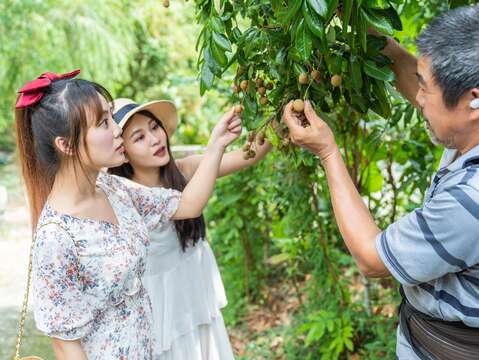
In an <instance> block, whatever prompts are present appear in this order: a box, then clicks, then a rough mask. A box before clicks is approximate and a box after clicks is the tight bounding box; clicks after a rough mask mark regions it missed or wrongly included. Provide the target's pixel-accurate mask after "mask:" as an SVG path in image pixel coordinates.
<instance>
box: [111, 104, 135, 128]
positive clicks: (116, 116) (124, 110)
mask: <svg viewBox="0 0 479 360" xmlns="http://www.w3.org/2000/svg"><path fill="white" fill-rule="evenodd" d="M138 106H139V105H138V104H128V105H125V106H123V107H122V108H120V109H118V111H117V112H116V113H114V114H113V120H115V122H116V123H117V124H119V123H120V122H121V120H122V119H123V118H124V117H125V115H126V114H128V113H129V112H130V111H131V110H133V109H135V108H137V107H138Z"/></svg>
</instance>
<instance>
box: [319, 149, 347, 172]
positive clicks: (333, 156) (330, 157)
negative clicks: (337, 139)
mask: <svg viewBox="0 0 479 360" xmlns="http://www.w3.org/2000/svg"><path fill="white" fill-rule="evenodd" d="M318 156H319V158H320V160H321V164H323V166H324V167H325V168H326V167H327V166H328V165H329V164H330V163H332V162H335V161H337V160H338V159H342V157H341V152H340V151H339V147H338V146H337V145H335V146H334V147H332V148H331V149H330V150H328V151H327V152H323V153H322V154H321V153H319V154H318Z"/></svg>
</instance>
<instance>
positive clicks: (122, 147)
mask: <svg viewBox="0 0 479 360" xmlns="http://www.w3.org/2000/svg"><path fill="white" fill-rule="evenodd" d="M115 151H118V152H121V153H124V152H125V147H124V146H123V144H122V145H120V146H118V147H117V148H116V149H115Z"/></svg>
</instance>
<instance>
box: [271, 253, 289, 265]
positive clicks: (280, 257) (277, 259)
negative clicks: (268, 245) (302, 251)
mask: <svg viewBox="0 0 479 360" xmlns="http://www.w3.org/2000/svg"><path fill="white" fill-rule="evenodd" d="M288 259H289V254H287V253H283V254H277V255H273V256H271V257H270V258H269V259H268V263H270V264H271V265H278V264H281V263H282V262H285V261H286V260H288Z"/></svg>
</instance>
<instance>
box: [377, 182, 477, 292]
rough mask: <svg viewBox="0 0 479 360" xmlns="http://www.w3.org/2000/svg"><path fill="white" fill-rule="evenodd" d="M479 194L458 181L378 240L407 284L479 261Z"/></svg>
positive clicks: (393, 270)
mask: <svg viewBox="0 0 479 360" xmlns="http://www.w3.org/2000/svg"><path fill="white" fill-rule="evenodd" d="M478 230H479V192H478V191H477V189H475V188H473V187H471V186H469V185H467V184H456V185H454V186H451V187H449V188H447V189H445V190H444V191H442V192H440V193H438V194H436V195H434V197H433V198H432V199H430V200H429V201H427V202H426V203H425V204H424V206H423V207H422V208H418V209H416V210H415V211H413V212H411V213H409V214H408V215H406V216H405V217H403V218H401V219H400V220H398V221H397V222H395V223H393V224H391V225H390V226H389V227H388V228H387V229H386V230H385V231H383V232H382V233H380V234H379V235H378V237H377V239H376V248H377V250H378V253H379V256H380V257H381V259H382V261H383V262H384V264H385V266H386V267H387V268H388V270H389V271H390V272H391V274H392V275H393V276H394V277H395V278H396V279H397V280H398V281H399V282H401V283H402V284H404V285H416V284H419V283H423V282H427V281H430V280H433V279H437V278H440V277H442V276H443V275H445V274H447V273H456V272H459V271H462V270H464V269H466V268H469V267H471V266H472V265H474V264H477V263H479V251H478V250H477V249H478V247H477V244H478V242H479V231H478Z"/></svg>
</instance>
